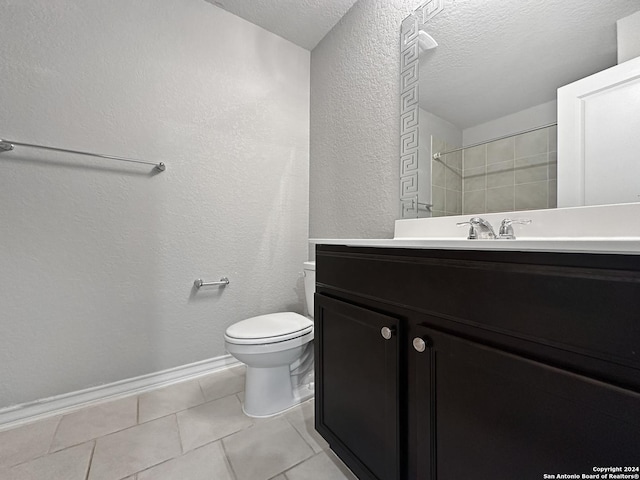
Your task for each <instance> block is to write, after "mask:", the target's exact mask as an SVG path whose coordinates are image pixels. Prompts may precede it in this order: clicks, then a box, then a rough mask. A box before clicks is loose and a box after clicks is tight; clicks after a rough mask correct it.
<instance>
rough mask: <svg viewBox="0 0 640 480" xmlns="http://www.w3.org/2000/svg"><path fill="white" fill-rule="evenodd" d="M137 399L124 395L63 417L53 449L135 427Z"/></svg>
mask: <svg viewBox="0 0 640 480" xmlns="http://www.w3.org/2000/svg"><path fill="white" fill-rule="evenodd" d="M137 416H138V399H137V398H136V397H129V398H123V399H122V400H116V401H113V402H108V403H103V404H101V405H96V406H93V407H87V408H83V409H82V410H78V411H77V412H73V413H70V414H68V415H65V416H64V417H62V420H60V425H59V426H58V430H57V431H56V434H55V436H54V437H53V443H52V444H51V449H50V451H52V452H55V451H58V450H62V449H63V448H67V447H70V446H71V445H78V444H80V443H84V442H86V441H88V440H93V439H94V438H98V437H102V436H104V435H108V434H110V433H113V432H117V431H120V430H124V429H125V428H129V427H132V426H134V425H136V423H137Z"/></svg>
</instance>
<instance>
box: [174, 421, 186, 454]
mask: <svg viewBox="0 0 640 480" xmlns="http://www.w3.org/2000/svg"><path fill="white" fill-rule="evenodd" d="M173 415H174V416H175V417H176V429H177V430H178V442H179V443H180V451H181V452H182V455H184V454H185V451H184V444H183V443H182V433H181V432H180V422H179V421H178V414H177V413H174V414H173Z"/></svg>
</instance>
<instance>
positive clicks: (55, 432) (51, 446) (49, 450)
mask: <svg viewBox="0 0 640 480" xmlns="http://www.w3.org/2000/svg"><path fill="white" fill-rule="evenodd" d="M65 416H66V415H60V418H59V419H58V423H56V428H55V429H54V430H53V435H52V436H51V441H50V442H49V448H47V453H46V454H45V455H48V454H50V453H51V449H52V448H53V441H54V440H55V439H56V435H57V434H58V430H59V429H60V424H61V423H62V419H63V418H64V417H65Z"/></svg>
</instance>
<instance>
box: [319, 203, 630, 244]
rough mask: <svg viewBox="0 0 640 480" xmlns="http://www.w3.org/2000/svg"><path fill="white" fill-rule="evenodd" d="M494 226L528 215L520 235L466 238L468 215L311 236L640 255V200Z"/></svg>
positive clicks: (491, 218) (495, 219)
mask: <svg viewBox="0 0 640 480" xmlns="http://www.w3.org/2000/svg"><path fill="white" fill-rule="evenodd" d="M482 217H483V218H484V219H485V220H487V221H488V222H490V223H491V224H492V225H493V227H494V230H495V231H496V232H497V231H498V226H499V225H500V222H501V220H502V219H504V218H527V219H528V220H531V223H530V224H528V225H518V224H516V225H514V227H513V228H514V231H515V235H516V237H517V238H516V239H515V240H467V238H466V236H467V231H468V230H467V227H463V228H459V227H457V226H456V223H458V222H463V221H467V220H469V218H470V216H469V215H461V216H452V217H436V218H417V219H404V220H396V222H395V228H394V236H395V238H382V239H354V238H312V239H309V242H310V243H314V244H320V243H323V244H326V245H346V246H352V247H381V248H432V249H448V250H505V251H522V252H525V251H531V252H572V253H613V254H631V255H640V203H628V204H620V205H596V206H587V207H573V208H557V209H547V210H530V211H527V212H503V213H488V214H484V215H482Z"/></svg>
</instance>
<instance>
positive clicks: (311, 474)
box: [285, 452, 358, 480]
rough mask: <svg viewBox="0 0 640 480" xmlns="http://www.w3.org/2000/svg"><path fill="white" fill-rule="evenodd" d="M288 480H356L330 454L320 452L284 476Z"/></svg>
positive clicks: (337, 459) (338, 460) (336, 458)
mask: <svg viewBox="0 0 640 480" xmlns="http://www.w3.org/2000/svg"><path fill="white" fill-rule="evenodd" d="M285 475H286V476H287V478H288V480H358V478H357V477H356V476H355V475H354V474H353V473H351V471H350V470H349V469H348V468H347V467H346V466H345V465H344V464H343V463H342V462H341V461H340V459H339V458H338V457H336V456H335V455H334V454H333V453H332V452H322V453H319V454H317V455H316V456H315V457H313V458H310V459H309V460H306V461H304V462H302V463H301V464H300V465H296V466H295V467H293V468H292V469H291V470H289V471H287V472H286V474H285Z"/></svg>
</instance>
